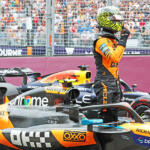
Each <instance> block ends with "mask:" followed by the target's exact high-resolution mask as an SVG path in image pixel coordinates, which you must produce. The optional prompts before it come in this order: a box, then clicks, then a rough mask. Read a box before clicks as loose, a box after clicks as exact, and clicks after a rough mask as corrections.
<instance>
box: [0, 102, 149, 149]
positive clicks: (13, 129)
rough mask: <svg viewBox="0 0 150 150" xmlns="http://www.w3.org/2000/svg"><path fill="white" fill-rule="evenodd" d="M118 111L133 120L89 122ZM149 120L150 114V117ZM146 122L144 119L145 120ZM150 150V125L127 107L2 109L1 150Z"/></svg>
mask: <svg viewBox="0 0 150 150" xmlns="http://www.w3.org/2000/svg"><path fill="white" fill-rule="evenodd" d="M104 108H116V109H119V110H120V111H128V113H130V115H131V116H132V118H124V117H119V119H118V122H108V123H103V119H101V118H100V117H98V118H94V117H93V118H91V119H89V118H88V115H86V114H88V113H89V112H91V111H96V110H97V111H101V110H102V109H104ZM145 117H146V118H147V121H148V120H149V117H150V116H149V112H148V113H147V116H145ZM146 118H145V119H146ZM14 149H16V150H85V149H86V150H149V149H150V122H144V121H143V119H142V118H141V117H140V116H139V115H138V114H137V113H136V112H135V111H134V110H133V109H132V108H131V106H130V105H129V104H128V103H117V104H106V105H93V106H85V107H80V106H78V105H72V106H70V105H69V106H67V105H66V106H62V105H59V106H51V107H49V106H48V107H35V106H34V107H26V106H10V105H8V104H3V105H1V106H0V150H14Z"/></svg>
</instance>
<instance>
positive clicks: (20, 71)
mask: <svg viewBox="0 0 150 150" xmlns="http://www.w3.org/2000/svg"><path fill="white" fill-rule="evenodd" d="M40 76H41V73H39V72H34V71H33V70H31V69H30V68H0V82H5V77H23V84H26V83H27V78H28V77H29V78H30V79H31V81H35V80H36V78H37V77H40Z"/></svg>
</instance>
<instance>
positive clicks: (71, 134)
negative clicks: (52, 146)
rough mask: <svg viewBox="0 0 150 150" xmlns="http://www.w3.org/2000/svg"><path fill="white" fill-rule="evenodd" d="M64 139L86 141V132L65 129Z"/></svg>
mask: <svg viewBox="0 0 150 150" xmlns="http://www.w3.org/2000/svg"><path fill="white" fill-rule="evenodd" d="M63 139H64V141H70V142H85V141H86V132H78V131H64V135H63Z"/></svg>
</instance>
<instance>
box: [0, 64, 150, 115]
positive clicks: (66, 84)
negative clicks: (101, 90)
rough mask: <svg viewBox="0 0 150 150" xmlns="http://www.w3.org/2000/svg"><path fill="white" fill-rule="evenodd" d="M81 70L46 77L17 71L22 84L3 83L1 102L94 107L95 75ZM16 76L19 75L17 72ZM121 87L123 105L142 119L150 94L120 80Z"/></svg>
mask: <svg viewBox="0 0 150 150" xmlns="http://www.w3.org/2000/svg"><path fill="white" fill-rule="evenodd" d="M79 67H80V69H79V70H66V71H62V72H58V73H53V74H49V75H45V76H41V75H40V74H38V73H34V72H31V71H30V72H29V71H27V70H26V71H25V70H23V69H22V70H21V71H20V69H18V68H17V69H15V71H16V70H17V71H20V72H21V73H22V72H23V73H22V74H23V77H24V78H23V84H22V86H18V87H16V86H14V85H12V84H10V83H6V82H3V83H2V84H1V85H0V92H1V98H2V100H1V101H3V102H8V101H10V100H12V99H13V102H12V103H14V104H15V105H20V106H21V105H24V104H26V105H36V106H38V105H40V106H45V105H46V106H47V105H48V106H50V105H51V106H52V105H55V104H58V103H74V104H80V105H81V106H85V105H92V104H94V103H95V101H96V96H95V93H94V89H93V83H92V82H90V81H91V74H92V73H91V72H90V71H89V70H88V69H87V66H85V65H83V66H79ZM21 73H20V74H21ZM14 74H15V75H16V73H15V72H14ZM18 74H19V73H18ZM18 74H17V75H18ZM8 75H9V76H10V75H11V76H12V72H11V73H10V72H9V74H8V72H7V76H8ZM5 76H6V74H5ZM28 77H29V78H30V79H31V78H32V80H31V81H30V82H27V78H28ZM37 78H38V79H37ZM39 78H41V79H39ZM120 83H121V87H122V91H123V99H122V101H124V102H128V103H129V104H130V105H131V106H132V107H133V108H134V109H135V110H136V111H137V112H138V113H139V114H140V115H143V112H144V111H145V110H147V109H148V108H150V95H149V93H146V92H140V91H136V90H135V87H136V85H135V84H134V85H132V87H130V86H129V85H128V84H127V83H126V82H125V81H123V80H120ZM8 85H9V86H8ZM10 91H11V92H10ZM13 92H14V93H13ZM12 93H13V94H12ZM16 96H17V97H16ZM15 97H16V98H15Z"/></svg>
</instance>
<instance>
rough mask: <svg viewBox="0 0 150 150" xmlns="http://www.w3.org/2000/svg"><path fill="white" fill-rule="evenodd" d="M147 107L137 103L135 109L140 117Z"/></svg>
mask: <svg viewBox="0 0 150 150" xmlns="http://www.w3.org/2000/svg"><path fill="white" fill-rule="evenodd" d="M147 109H150V108H149V107H148V106H146V105H139V106H138V107H136V108H135V111H136V112H137V113H138V114H139V115H140V116H141V117H142V116H143V115H144V111H146V110H147Z"/></svg>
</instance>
